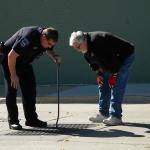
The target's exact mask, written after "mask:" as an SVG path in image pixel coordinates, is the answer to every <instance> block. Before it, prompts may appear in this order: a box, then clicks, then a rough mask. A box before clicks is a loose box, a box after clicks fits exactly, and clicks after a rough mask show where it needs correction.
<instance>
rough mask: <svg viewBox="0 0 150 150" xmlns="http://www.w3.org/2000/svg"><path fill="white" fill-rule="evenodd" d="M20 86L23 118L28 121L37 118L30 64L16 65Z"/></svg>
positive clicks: (34, 86) (32, 74) (34, 89)
mask: <svg viewBox="0 0 150 150" xmlns="http://www.w3.org/2000/svg"><path fill="white" fill-rule="evenodd" d="M18 70H19V73H18V74H19V81H20V88H21V91H22V97H23V98H22V100H23V108H24V114H25V118H26V120H28V121H31V120H35V119H37V114H36V106H35V105H36V81H35V76H34V72H33V68H32V65H30V64H28V65H24V66H21V67H18Z"/></svg>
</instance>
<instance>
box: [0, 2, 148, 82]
mask: <svg viewBox="0 0 150 150" xmlns="http://www.w3.org/2000/svg"><path fill="white" fill-rule="evenodd" d="M149 14H150V1H149V0H138V1H137V0H92V1H90V0H54V1H51V0H13V1H10V0H1V4H0V20H1V23H0V40H6V39H7V38H8V37H9V36H10V35H12V34H13V33H14V32H15V31H16V30H17V29H19V28H20V27H22V26H29V25H43V26H54V27H56V28H57V29H58V30H59V31H60V40H59V42H58V44H57V46H56V48H55V49H56V52H57V53H59V54H60V55H62V57H63V60H64V61H63V63H62V65H61V70H60V74H61V82H62V83H64V84H68V83H70V84H86V83H88V84H92V83H95V79H94V76H95V75H94V73H93V72H91V70H90V68H89V67H88V65H87V63H86V62H85V60H84V59H83V58H82V55H81V54H78V53H77V52H75V51H74V50H73V49H71V48H70V47H69V46H68V39H69V36H70V33H71V32H72V31H76V30H83V31H94V30H95V31H96V30H104V31H109V32H112V33H115V34H117V35H119V36H121V37H123V38H125V39H128V40H129V41H132V42H133V43H134V44H135V46H136V60H135V63H134V65H133V69H132V72H131V75H130V82H132V83H150V70H149V66H148V65H149V56H150V51H149V43H150V29H149V28H150V17H149ZM34 68H35V73H36V77H37V83H38V84H51V83H52V84H53V83H56V66H55V65H54V64H53V62H52V61H51V60H49V59H48V57H47V56H44V57H42V58H41V59H39V60H36V61H35V63H34ZM0 83H3V77H2V73H1V72H0Z"/></svg>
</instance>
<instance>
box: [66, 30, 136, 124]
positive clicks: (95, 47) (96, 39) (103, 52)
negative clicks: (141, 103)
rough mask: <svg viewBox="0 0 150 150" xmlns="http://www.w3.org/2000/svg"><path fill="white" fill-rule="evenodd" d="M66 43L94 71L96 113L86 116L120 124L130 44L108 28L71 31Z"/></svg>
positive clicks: (130, 57) (131, 60) (130, 54)
mask: <svg viewBox="0 0 150 150" xmlns="http://www.w3.org/2000/svg"><path fill="white" fill-rule="evenodd" d="M69 42H70V43H69V44H70V46H71V47H73V48H74V49H76V50H77V51H78V52H81V53H83V54H84V58H85V59H86V61H87V62H88V63H89V65H90V66H91V68H92V70H93V71H95V72H96V75H97V83H98V85H99V114H98V115H96V116H95V117H91V118H89V120H90V121H93V122H103V123H105V124H107V125H119V124H122V106H121V105H122V101H123V96H124V93H125V88H126V85H127V79H128V73H129V69H130V67H131V64H132V62H133V60H134V46H133V44H131V43H129V42H128V41H126V40H124V39H121V38H120V37H117V36H115V35H112V34H111V33H108V32H102V31H97V32H82V31H77V32H73V33H72V34H71V37H70V41H69Z"/></svg>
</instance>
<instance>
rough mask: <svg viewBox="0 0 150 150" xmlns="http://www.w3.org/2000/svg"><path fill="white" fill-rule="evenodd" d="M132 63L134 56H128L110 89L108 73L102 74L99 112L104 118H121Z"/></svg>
mask: <svg viewBox="0 0 150 150" xmlns="http://www.w3.org/2000/svg"><path fill="white" fill-rule="evenodd" d="M133 61H134V54H132V55H130V56H129V57H128V58H127V59H126V60H125V62H124V64H123V65H122V67H121V68H120V70H119V72H118V75H117V81H116V84H115V85H114V87H113V88H112V89H111V88H110V87H109V84H108V78H109V76H110V75H111V73H110V72H104V74H103V77H104V80H103V85H102V86H101V87H99V111H100V112H101V114H103V115H104V116H110V115H112V116H115V117H117V118H121V117H122V106H121V105H122V101H123V97H124V94H125V89H126V85H127V81H128V75H129V70H130V68H131V65H132V63H133Z"/></svg>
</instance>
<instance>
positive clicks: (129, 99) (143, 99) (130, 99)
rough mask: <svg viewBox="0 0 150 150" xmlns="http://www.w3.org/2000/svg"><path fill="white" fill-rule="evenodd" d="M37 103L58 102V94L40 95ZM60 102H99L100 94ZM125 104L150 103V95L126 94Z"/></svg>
mask: <svg viewBox="0 0 150 150" xmlns="http://www.w3.org/2000/svg"><path fill="white" fill-rule="evenodd" d="M21 101H22V100H21V97H17V102H18V103H21ZM36 101H37V104H47V103H57V97H56V96H42V97H40V96H38V97H37V98H36ZM4 103H5V98H4V97H1V98H0V104H4ZM60 103H98V96H66V97H65V96H64V97H60ZM123 103H124V104H150V96H134V95H126V96H125V97H124V101H123Z"/></svg>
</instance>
